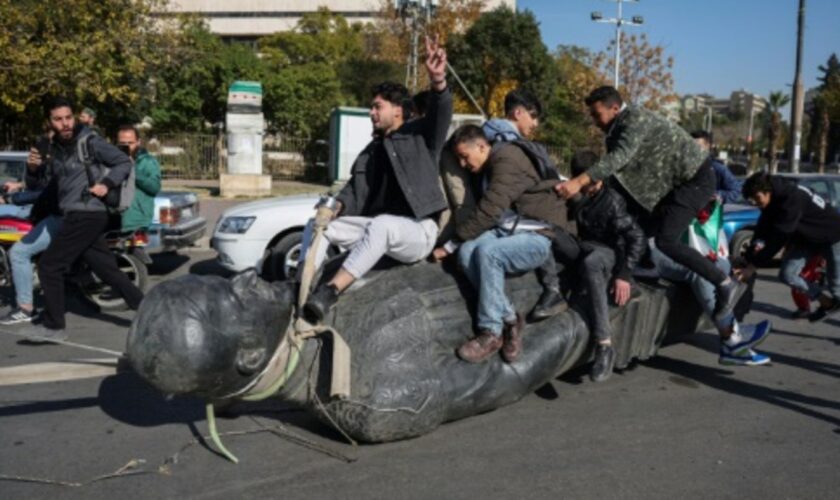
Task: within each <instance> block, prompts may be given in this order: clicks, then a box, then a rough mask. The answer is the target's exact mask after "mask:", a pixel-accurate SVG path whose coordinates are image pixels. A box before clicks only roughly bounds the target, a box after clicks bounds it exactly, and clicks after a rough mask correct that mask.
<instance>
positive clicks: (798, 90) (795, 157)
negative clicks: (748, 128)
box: [790, 0, 805, 174]
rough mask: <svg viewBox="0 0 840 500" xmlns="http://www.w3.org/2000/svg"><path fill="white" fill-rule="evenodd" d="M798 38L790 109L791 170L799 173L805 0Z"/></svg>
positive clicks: (799, 18) (803, 91)
mask: <svg viewBox="0 0 840 500" xmlns="http://www.w3.org/2000/svg"><path fill="white" fill-rule="evenodd" d="M796 26H797V38H796V76H795V77H794V80H793V105H792V106H791V108H790V114H791V117H790V123H791V127H790V131H791V138H790V144H791V148H790V170H791V172H793V173H795V174H798V173H799V157H800V153H801V150H800V144H801V142H802V114H803V111H804V108H805V88H804V85H803V83H802V46H803V44H804V32H805V0H799V15H798V17H797V22H796Z"/></svg>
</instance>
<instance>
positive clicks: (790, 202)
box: [747, 177, 840, 264]
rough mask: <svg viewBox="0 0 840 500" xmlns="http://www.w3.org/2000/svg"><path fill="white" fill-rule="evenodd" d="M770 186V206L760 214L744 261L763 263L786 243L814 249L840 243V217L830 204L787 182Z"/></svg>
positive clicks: (778, 179) (776, 180) (779, 179)
mask: <svg viewBox="0 0 840 500" xmlns="http://www.w3.org/2000/svg"><path fill="white" fill-rule="evenodd" d="M770 182H771V183H772V185H773V193H772V194H771V196H770V204H769V205H767V207H766V208H764V209H763V210H762V211H761V217H759V219H758V224H757V225H756V228H755V234H754V236H753V244H752V246H751V248H750V251H749V252H748V253H747V260H748V261H750V262H752V263H755V264H763V263H766V262H768V261H770V260H771V259H772V258H773V257H774V256H775V255H776V254H777V253H779V250H781V249H782V247H784V246H785V245H787V244H788V243H794V244H799V245H804V246H807V247H813V248H815V249H817V248H819V247H824V246H826V245H833V244H834V243H837V242H838V241H840V214H838V213H837V211H836V210H835V209H834V208H833V207H832V206H831V205H830V204H828V203H827V202H826V201H825V200H823V199H822V198H821V197H819V196H818V195H816V194H814V193H813V192H811V190H809V189H808V188H806V187H804V186H799V185H797V184H796V182H795V181H792V180H790V179H785V178H783V177H771V178H770ZM758 242H761V243H762V245H761V248H760V249H759V250H756V243H758Z"/></svg>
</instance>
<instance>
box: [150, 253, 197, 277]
mask: <svg viewBox="0 0 840 500" xmlns="http://www.w3.org/2000/svg"><path fill="white" fill-rule="evenodd" d="M189 261H190V258H189V256H187V255H182V254H179V253H175V252H166V253H159V254H154V255H152V265H150V266H149V274H150V275H152V276H166V275H167V274H170V273H172V272H174V271H175V270H176V269H178V268H179V267H181V266H183V265H184V264H186V263H187V262H189Z"/></svg>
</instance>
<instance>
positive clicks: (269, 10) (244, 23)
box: [169, 0, 516, 37]
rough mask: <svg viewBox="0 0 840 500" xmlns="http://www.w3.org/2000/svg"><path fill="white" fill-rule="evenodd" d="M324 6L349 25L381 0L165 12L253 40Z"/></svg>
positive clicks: (199, 0)
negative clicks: (185, 15) (189, 16)
mask: <svg viewBox="0 0 840 500" xmlns="http://www.w3.org/2000/svg"><path fill="white" fill-rule="evenodd" d="M485 3H486V8H487V10H492V9H494V8H496V7H497V6H499V5H501V4H505V5H508V6H510V7H511V8H514V9H515V8H516V0H486V2H485ZM321 6H326V7H328V8H329V9H330V10H332V11H335V12H340V13H344V14H345V15H346V16H347V18H348V20H349V21H350V22H370V21H373V16H374V14H375V13H376V12H377V11H378V10H379V8H380V6H381V0H282V1H277V0H238V1H235V2H231V1H230V0H171V2H170V4H169V11H170V12H175V13H196V14H201V15H203V16H204V17H205V19H206V20H207V23H208V25H209V26H210V30H211V31H212V32H214V33H217V34H219V35H221V36H226V37H257V36H262V35H268V34H271V33H275V32H277V31H287V30H290V29H292V28H294V27H295V25H296V24H297V22H298V20H299V19H300V15H301V14H302V13H306V12H314V11H316V10H318V8H319V7H321Z"/></svg>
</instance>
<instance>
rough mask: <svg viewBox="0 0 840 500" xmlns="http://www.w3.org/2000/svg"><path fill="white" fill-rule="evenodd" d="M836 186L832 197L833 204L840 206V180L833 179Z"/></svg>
mask: <svg viewBox="0 0 840 500" xmlns="http://www.w3.org/2000/svg"><path fill="white" fill-rule="evenodd" d="M831 184H833V187H834V197H833V198H832V199H831V205H832V206H834V207H838V208H840V180H837V181H832V182H831Z"/></svg>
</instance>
